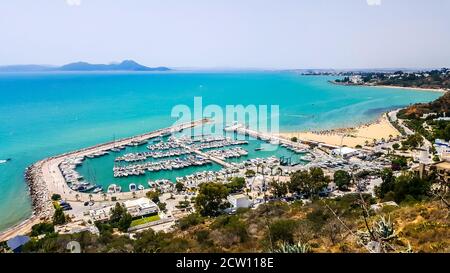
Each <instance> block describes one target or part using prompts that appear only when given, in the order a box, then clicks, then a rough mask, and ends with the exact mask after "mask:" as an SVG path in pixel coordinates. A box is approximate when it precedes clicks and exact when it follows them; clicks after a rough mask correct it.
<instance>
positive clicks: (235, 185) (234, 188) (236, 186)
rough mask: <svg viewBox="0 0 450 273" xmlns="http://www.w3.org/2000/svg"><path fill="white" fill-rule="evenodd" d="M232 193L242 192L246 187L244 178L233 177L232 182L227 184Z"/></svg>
mask: <svg viewBox="0 0 450 273" xmlns="http://www.w3.org/2000/svg"><path fill="white" fill-rule="evenodd" d="M226 186H227V188H228V190H229V192H230V193H235V192H240V191H242V188H244V186H245V178H243V177H233V179H232V180H231V182H229V183H228V184H226Z"/></svg>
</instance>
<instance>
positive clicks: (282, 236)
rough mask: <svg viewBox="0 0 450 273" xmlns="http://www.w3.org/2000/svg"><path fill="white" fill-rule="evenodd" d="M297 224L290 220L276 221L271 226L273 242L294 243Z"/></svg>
mask: <svg viewBox="0 0 450 273" xmlns="http://www.w3.org/2000/svg"><path fill="white" fill-rule="evenodd" d="M297 225H298V224H297V222H296V221H294V220H290V219H282V220H276V221H275V222H273V223H272V224H271V225H270V234H269V236H271V239H272V242H273V243H277V242H286V243H290V244H293V243H294V232H295V230H296V228H297Z"/></svg>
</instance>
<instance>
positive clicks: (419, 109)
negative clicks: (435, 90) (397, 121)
mask: <svg viewBox="0 0 450 273" xmlns="http://www.w3.org/2000/svg"><path fill="white" fill-rule="evenodd" d="M429 113H437V114H439V115H443V114H444V113H445V114H446V116H450V92H446V93H445V94H444V95H443V96H442V97H440V98H438V99H437V100H435V101H432V102H430V103H418V104H414V105H411V106H409V107H407V108H406V109H403V110H401V111H400V112H399V116H401V117H407V118H420V117H422V116H423V115H424V114H429Z"/></svg>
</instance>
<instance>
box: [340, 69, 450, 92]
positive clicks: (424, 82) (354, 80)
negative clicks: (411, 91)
mask: <svg viewBox="0 0 450 273" xmlns="http://www.w3.org/2000/svg"><path fill="white" fill-rule="evenodd" d="M335 82H337V83H343V84H360V85H363V84H365V85H387V86H399V87H412V88H430V89H450V70H449V69H447V68H442V69H440V70H431V71H425V72H403V71H396V72H393V73H383V72H363V73H359V74H357V75H354V76H351V77H344V78H343V79H342V80H341V79H337V80H336V81H335Z"/></svg>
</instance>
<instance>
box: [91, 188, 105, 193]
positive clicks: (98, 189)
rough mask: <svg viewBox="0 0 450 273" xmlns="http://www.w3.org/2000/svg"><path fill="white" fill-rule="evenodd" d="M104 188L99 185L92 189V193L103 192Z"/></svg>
mask: <svg viewBox="0 0 450 273" xmlns="http://www.w3.org/2000/svg"><path fill="white" fill-rule="evenodd" d="M102 190H103V188H102V187H101V186H97V187H96V188H95V189H94V190H93V191H92V193H99V192H101V191H102Z"/></svg>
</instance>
